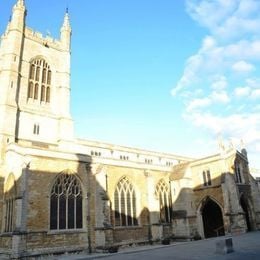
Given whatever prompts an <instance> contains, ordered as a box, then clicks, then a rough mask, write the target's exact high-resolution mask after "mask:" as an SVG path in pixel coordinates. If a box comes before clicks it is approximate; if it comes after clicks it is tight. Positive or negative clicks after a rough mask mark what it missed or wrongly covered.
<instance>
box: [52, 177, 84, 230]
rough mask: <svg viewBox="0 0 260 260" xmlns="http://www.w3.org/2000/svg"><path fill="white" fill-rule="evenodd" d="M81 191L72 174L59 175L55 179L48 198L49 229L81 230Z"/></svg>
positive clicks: (77, 181)
mask: <svg viewBox="0 0 260 260" xmlns="http://www.w3.org/2000/svg"><path fill="white" fill-rule="evenodd" d="M82 226H83V223H82V189H81V185H80V182H79V180H78V179H77V177H76V176H75V175H72V174H61V175H59V176H58V178H57V179H56V181H55V183H54V185H53V187H52V190H51V198H50V229H54V230H62V229H78V228H82Z"/></svg>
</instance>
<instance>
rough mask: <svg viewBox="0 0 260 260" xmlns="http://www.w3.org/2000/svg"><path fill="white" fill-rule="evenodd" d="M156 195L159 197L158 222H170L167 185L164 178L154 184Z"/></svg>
mask: <svg viewBox="0 0 260 260" xmlns="http://www.w3.org/2000/svg"><path fill="white" fill-rule="evenodd" d="M156 195H157V198H158V199H159V212H160V222H165V223H170V222H171V207H170V204H171V203H170V193H169V187H168V186H167V184H166V183H165V181H164V180H161V181H160V182H159V183H158V184H157V186H156Z"/></svg>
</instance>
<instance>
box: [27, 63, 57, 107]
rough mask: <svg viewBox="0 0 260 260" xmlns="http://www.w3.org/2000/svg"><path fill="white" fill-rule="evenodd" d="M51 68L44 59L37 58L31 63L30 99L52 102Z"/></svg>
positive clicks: (28, 96)
mask: <svg viewBox="0 0 260 260" xmlns="http://www.w3.org/2000/svg"><path fill="white" fill-rule="evenodd" d="M51 73H52V72H51V70H50V66H49V65H48V63H47V62H46V61H45V60H43V59H35V60H33V61H32V63H31V65H30V73H29V84H28V94H27V98H28V99H34V100H39V101H40V102H45V103H50V92H51V89H50V87H51Z"/></svg>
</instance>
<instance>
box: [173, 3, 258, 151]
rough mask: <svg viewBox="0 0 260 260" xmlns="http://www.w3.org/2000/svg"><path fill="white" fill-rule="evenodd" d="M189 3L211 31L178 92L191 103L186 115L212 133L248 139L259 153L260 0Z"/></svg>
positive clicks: (175, 91)
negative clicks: (198, 90) (197, 90)
mask: <svg viewBox="0 0 260 260" xmlns="http://www.w3.org/2000/svg"><path fill="white" fill-rule="evenodd" d="M186 7H187V12H188V14H189V15H190V16H191V17H192V18H193V19H194V20H195V21H196V22H198V23H199V24H200V25H202V26H204V27H206V28H207V29H208V32H207V35H205V37H203V39H202V41H201V46H200V48H199V49H198V50H197V52H196V53H194V55H192V56H191V57H190V58H189V59H188V61H187V64H186V66H185V68H184V71H183V75H182V77H181V78H180V80H179V81H178V82H177V84H176V87H175V88H173V90H172V94H173V95H175V96H180V97H181V98H182V101H183V103H184V104H186V107H185V112H184V118H185V119H186V120H188V121H190V122H191V124H193V125H194V126H196V127H199V128H200V129H204V130H205V131H207V132H208V133H209V134H210V135H211V136H213V135H215V134H217V133H223V135H224V136H226V137H230V138H232V139H233V140H240V139H244V140H245V143H246V145H248V148H249V150H250V152H251V153H255V152H256V149H255V147H259V146H260V115H259V104H258V102H259V98H260V78H259V67H260V30H259V28H260V1H259V0H229V1H227V0H210V1H209V0H186ZM249 74H250V78H249ZM202 86H203V88H202ZM238 86H239V87H238ZM201 88H202V89H203V90H202V91H200V93H198V92H196V89H201ZM184 93H190V94H189V95H184ZM223 104H225V106H223Z"/></svg>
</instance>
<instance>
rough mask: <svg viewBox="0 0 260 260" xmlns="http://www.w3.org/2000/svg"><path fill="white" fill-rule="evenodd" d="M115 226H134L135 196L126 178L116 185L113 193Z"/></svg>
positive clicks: (135, 222) (136, 223)
mask: <svg viewBox="0 0 260 260" xmlns="http://www.w3.org/2000/svg"><path fill="white" fill-rule="evenodd" d="M114 202H115V225H116V226H136V225H138V222H137V218H136V194H135V190H134V187H133V185H132V184H131V183H130V182H129V180H128V179H127V178H126V177H123V178H122V179H121V180H120V181H119V182H118V184H117V187H116V190H115V193H114Z"/></svg>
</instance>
